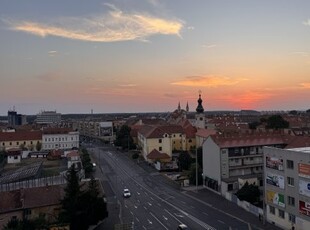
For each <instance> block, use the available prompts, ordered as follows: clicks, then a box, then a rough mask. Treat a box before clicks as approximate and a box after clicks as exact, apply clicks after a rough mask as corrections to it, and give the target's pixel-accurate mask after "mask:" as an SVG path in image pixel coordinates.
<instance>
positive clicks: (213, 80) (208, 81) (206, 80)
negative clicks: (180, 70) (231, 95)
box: [171, 75, 247, 87]
mask: <svg viewBox="0 0 310 230" xmlns="http://www.w3.org/2000/svg"><path fill="white" fill-rule="evenodd" d="M245 80H247V79H245V78H236V79H233V78H229V77H225V76H213V75H211V76H188V77H186V78H185V79H184V80H180V81H176V82H172V83H171V84H172V85H181V86H193V87H196V86H199V87H218V86H229V85H236V84H238V83H239V82H241V81H245Z"/></svg>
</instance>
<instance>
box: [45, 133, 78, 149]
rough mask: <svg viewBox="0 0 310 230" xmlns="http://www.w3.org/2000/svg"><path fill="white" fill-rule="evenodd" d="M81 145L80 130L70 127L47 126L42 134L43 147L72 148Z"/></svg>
mask: <svg viewBox="0 0 310 230" xmlns="http://www.w3.org/2000/svg"><path fill="white" fill-rule="evenodd" d="M78 147H79V132H78V131H73V130H72V129H70V128H45V129H43V134H42V149H43V150H51V149H72V148H78Z"/></svg>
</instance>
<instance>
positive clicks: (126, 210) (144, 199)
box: [89, 146, 276, 230]
mask: <svg viewBox="0 0 310 230" xmlns="http://www.w3.org/2000/svg"><path fill="white" fill-rule="evenodd" d="M89 152H90V154H91V156H92V158H93V159H94V160H95V161H96V162H97V171H96V177H99V178H100V179H101V182H102V184H103V188H104V190H105V193H106V196H107V200H108V210H109V217H108V218H107V219H106V220H105V221H104V222H103V223H102V224H101V225H100V226H99V227H98V228H97V229H114V226H115V224H117V225H118V226H121V225H123V226H125V225H126V226H132V227H133V229H142V230H145V229H165V230H170V229H176V228H177V226H178V225H179V224H181V223H183V224H186V225H187V226H188V227H189V228H190V229H197V230H199V229H229V230H233V229H240V230H243V229H244V230H246V229H247V230H248V229H265V227H266V226H264V227H261V226H259V225H257V223H255V224H253V223H250V222H247V220H245V219H243V218H238V217H236V216H235V215H232V214H230V213H226V212H225V206H224V210H222V208H223V207H221V209H220V208H218V207H216V204H214V202H211V201H214V199H213V200H210V202H209V200H208V197H207V195H204V197H203V198H204V199H201V198H202V197H199V195H198V194H195V193H190V192H186V191H184V190H182V189H180V188H179V187H178V186H176V185H175V184H174V183H173V182H171V181H170V180H169V179H167V178H165V177H164V176H163V175H161V174H160V173H158V172H156V171H155V170H154V169H152V168H151V167H149V166H148V165H147V164H145V163H141V164H137V163H136V162H134V161H132V160H131V159H129V158H128V153H125V152H119V151H117V150H116V149H115V148H113V147H109V146H92V148H89ZM124 188H128V189H129V190H130V192H131V197H130V198H124V197H123V190H124ZM197 195H198V197H197ZM211 199H212V198H211ZM217 199H218V197H217ZM223 199H224V198H223ZM238 211H239V209H236V212H238ZM249 215H252V214H249ZM253 216H254V215H253ZM269 227H273V226H269ZM269 227H268V229H270V228H269ZM128 229H130V228H128ZM272 229H276V228H272Z"/></svg>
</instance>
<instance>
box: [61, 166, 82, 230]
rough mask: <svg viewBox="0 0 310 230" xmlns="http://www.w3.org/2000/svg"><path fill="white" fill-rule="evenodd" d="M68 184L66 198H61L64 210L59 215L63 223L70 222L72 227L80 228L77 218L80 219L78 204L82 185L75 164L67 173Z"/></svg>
mask: <svg viewBox="0 0 310 230" xmlns="http://www.w3.org/2000/svg"><path fill="white" fill-rule="evenodd" d="M66 180H67V186H66V188H65V195H64V198H63V199H62V200H61V204H62V211H61V213H60V215H59V220H60V222H61V223H68V224H70V229H73V230H74V229H78V225H77V224H76V220H77V219H78V214H79V210H78V204H79V198H80V196H81V186H80V184H79V177H78V174H77V171H76V170H75V167H74V165H72V166H71V167H70V169H69V170H68V173H67V175H66Z"/></svg>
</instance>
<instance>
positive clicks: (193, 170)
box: [189, 163, 202, 185]
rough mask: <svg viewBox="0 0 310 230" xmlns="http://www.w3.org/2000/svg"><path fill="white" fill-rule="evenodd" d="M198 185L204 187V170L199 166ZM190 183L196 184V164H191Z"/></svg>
mask: <svg viewBox="0 0 310 230" xmlns="http://www.w3.org/2000/svg"><path fill="white" fill-rule="evenodd" d="M197 171H198V185H202V169H201V167H200V166H199V165H198V170H197ZM189 183H190V184H193V185H195V184H196V163H193V164H191V166H190V173H189Z"/></svg>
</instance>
